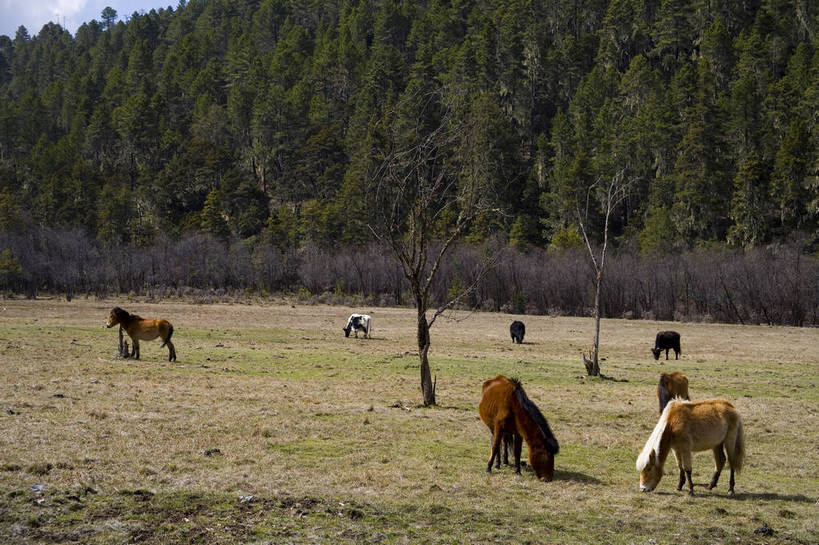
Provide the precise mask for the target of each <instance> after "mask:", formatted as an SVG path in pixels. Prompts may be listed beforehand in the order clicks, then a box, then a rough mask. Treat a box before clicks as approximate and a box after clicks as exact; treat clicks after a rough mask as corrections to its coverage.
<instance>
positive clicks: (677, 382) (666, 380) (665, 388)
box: [657, 371, 691, 414]
mask: <svg viewBox="0 0 819 545" xmlns="http://www.w3.org/2000/svg"><path fill="white" fill-rule="evenodd" d="M675 397H681V398H683V399H685V400H686V401H687V400H689V399H691V398H690V397H689V396H688V377H687V376H685V375H683V374H682V373H680V372H679V371H674V372H673V373H663V374H662V375H660V384H658V385H657V399H659V400H660V414H662V413H663V409H665V406H666V405H668V402H669V401H671V400H672V399H674V398H675Z"/></svg>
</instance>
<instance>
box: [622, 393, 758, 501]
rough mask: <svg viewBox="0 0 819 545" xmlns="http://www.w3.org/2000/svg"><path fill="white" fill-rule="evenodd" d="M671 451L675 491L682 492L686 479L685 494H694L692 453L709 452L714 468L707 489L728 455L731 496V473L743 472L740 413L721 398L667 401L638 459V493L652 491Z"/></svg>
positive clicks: (731, 490)
mask: <svg viewBox="0 0 819 545" xmlns="http://www.w3.org/2000/svg"><path fill="white" fill-rule="evenodd" d="M672 450H673V451H674V457H675V458H677V465H678V466H679V468H680V480H679V483H678V484H677V490H682V487H683V484H685V480H686V478H687V479H688V494H689V495H691V496H693V495H694V483H693V482H692V481H691V453H692V452H699V451H701V450H711V451H713V453H714V461H715V462H716V466H715V468H714V475H713V476H712V477H711V484H710V485H709V486H708V489H709V490H710V489H712V488H714V487H715V486H717V481H718V480H719V475H720V473H721V472H722V468H723V466H724V465H725V459H726V455H727V458H728V465H730V467H731V480H730V481H729V485H728V492H729V493H730V494H733V493H734V473H735V472H736V473H738V472H739V471H740V470H741V469H742V464H743V461H744V460H745V437H744V435H743V433H742V420H741V419H740V417H739V413H738V412H737V410H736V409H735V408H734V406H733V405H731V404H730V403H728V402H727V401H725V400H724V399H709V400H705V401H683V400H682V399H679V398H677V399H672V400H671V401H669V402H668V405H666V406H665V409H663V414H662V415H660V420H659V421H658V422H657V425H656V426H655V427H654V431H652V432H651V436H650V437H649V438H648V441H646V444H645V446H644V447H643V450H642V452H640V456H639V457H638V458H637V471H639V472H640V490H642V491H643V492H651V491H652V490H654V489H655V488H656V487H657V485H658V484H659V483H660V479H661V478H662V477H663V465H664V464H665V460H666V458H668V453H669V452H670V451H672Z"/></svg>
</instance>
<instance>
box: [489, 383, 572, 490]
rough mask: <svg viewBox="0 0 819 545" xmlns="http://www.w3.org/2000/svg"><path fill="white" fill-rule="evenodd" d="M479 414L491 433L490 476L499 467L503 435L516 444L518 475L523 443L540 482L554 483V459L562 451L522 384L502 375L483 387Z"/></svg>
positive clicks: (516, 469) (516, 468)
mask: <svg viewBox="0 0 819 545" xmlns="http://www.w3.org/2000/svg"><path fill="white" fill-rule="evenodd" d="M482 392H483V393H482V395H481V402H480V405H479V406H478V412H479V414H480V415H481V420H483V422H484V424H486V425H487V426H488V427H489V431H490V432H492V453H491V456H490V457H489V464H488V465H487V467H486V471H487V472H490V473H491V472H492V464H493V463H496V462H497V467H500V447H501V441H502V440H503V438H504V435H506V434H508V435H511V436H512V438H513V440H514V454H515V473H518V474H520V452H521V447H522V445H523V441H526V444H527V445H528V447H529V465H531V466H532V469H533V470H534V471H535V475H536V476H537V478H538V479H540V480H541V481H551V480H552V479H553V478H554V472H555V455H557V453H558V451H559V450H560V446H559V445H558V442H557V439H556V438H555V436H554V435H553V434H552V430H551V429H550V428H549V423H548V422H546V418H544V417H543V414H542V413H541V412H540V410H539V409H538V408H537V405H535V404H534V403H533V402H532V400H531V399H529V397H528V396H527V395H526V392H525V391H524V390H523V386H521V384H520V381H519V380H517V379H514V378H512V379H509V378H506V377H505V376H503V375H498V376H497V377H495V378H493V379H490V380H487V381H485V382H484V383H483V389H482Z"/></svg>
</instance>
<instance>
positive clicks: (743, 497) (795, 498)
mask: <svg viewBox="0 0 819 545" xmlns="http://www.w3.org/2000/svg"><path fill="white" fill-rule="evenodd" d="M555 475H557V472H555ZM708 486H709V483H694V488H695V489H697V488H703V489H705V490H704V491H701V492H700V491H697V492H696V494H695V497H700V498H702V497H707V496H713V497H719V498H726V499H732V500H738V501H758V500H774V501H792V502H798V503H814V502H815V501H816V499H815V498H809V497H807V496H804V495H802V494H775V493H773V492H738V493H736V494H734V495H733V496H731V495H729V494H728V491H727V490H723V491H722V492H719V491H717V490H713V491H712V490H709V489H708ZM651 493H652V494H656V495H658V496H673V495H685V496H688V486H684V487H683V489H682V490H675V491H661V490H655V491H653V492H651Z"/></svg>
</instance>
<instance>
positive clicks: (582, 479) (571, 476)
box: [554, 469, 602, 484]
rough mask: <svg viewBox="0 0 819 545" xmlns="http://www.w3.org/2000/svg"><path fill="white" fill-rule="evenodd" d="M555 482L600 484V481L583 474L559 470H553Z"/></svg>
mask: <svg viewBox="0 0 819 545" xmlns="http://www.w3.org/2000/svg"><path fill="white" fill-rule="evenodd" d="M554 480H556V481H577V482H579V483H585V484H602V481H601V480H600V479H595V478H594V477H591V476H589V475H586V474H585V473H578V472H576V471H561V470H559V469H556V470H555V479H554Z"/></svg>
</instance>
